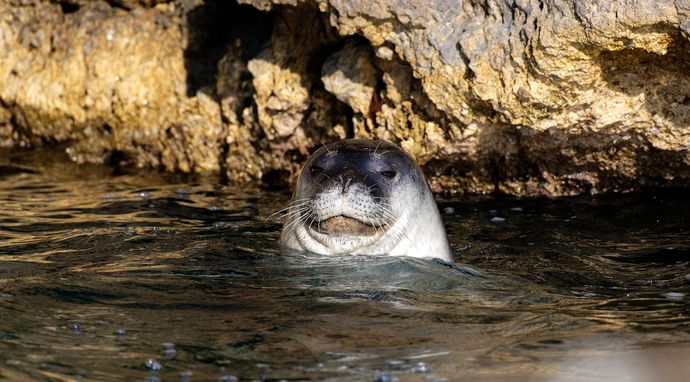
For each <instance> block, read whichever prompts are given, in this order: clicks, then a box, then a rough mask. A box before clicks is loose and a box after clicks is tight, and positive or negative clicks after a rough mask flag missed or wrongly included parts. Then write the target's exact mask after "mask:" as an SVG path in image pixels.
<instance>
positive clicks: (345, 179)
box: [338, 173, 352, 194]
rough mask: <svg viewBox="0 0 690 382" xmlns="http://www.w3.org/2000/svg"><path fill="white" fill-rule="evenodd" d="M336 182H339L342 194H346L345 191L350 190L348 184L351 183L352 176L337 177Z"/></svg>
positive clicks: (342, 175)
mask: <svg viewBox="0 0 690 382" xmlns="http://www.w3.org/2000/svg"><path fill="white" fill-rule="evenodd" d="M338 180H340V185H341V186H342V193H343V194H345V193H347V190H349V189H350V184H351V183H352V175H351V174H347V173H346V174H341V175H338Z"/></svg>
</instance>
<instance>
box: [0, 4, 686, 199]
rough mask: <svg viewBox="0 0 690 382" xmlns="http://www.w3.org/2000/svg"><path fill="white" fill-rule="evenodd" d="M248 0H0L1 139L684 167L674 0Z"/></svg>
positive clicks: (214, 164) (682, 44)
mask: <svg viewBox="0 0 690 382" xmlns="http://www.w3.org/2000/svg"><path fill="white" fill-rule="evenodd" d="M240 3H241V4H246V5H238V4H237V3H234V2H229V1H228V2H203V1H201V0H184V1H183V0H179V1H158V0H112V1H95V2H92V1H82V0H62V1H53V2H49V1H27V2H18V1H9V2H3V3H2V4H0V147H32V146H40V145H46V144H55V143H62V144H65V145H66V147H67V149H66V150H67V154H68V155H69V156H70V157H71V158H72V159H73V160H75V161H77V162H100V163H108V164H111V165H118V166H119V165H134V166H142V167H143V166H150V167H160V168H163V169H166V170H171V171H185V172H209V171H210V172H220V173H222V174H223V175H224V176H225V177H227V178H228V179H229V180H231V181H237V182H251V181H258V180H263V181H265V182H274V181H285V180H289V179H294V177H295V175H296V174H297V173H298V169H299V166H300V164H301V162H302V161H303V160H304V158H305V157H306V156H307V155H308V154H309V152H310V151H312V150H314V149H315V148H316V147H318V146H320V145H321V144H322V143H324V142H328V141H331V140H334V139H339V138H344V137H361V138H383V139H388V140H391V141H394V142H396V143H399V144H400V145H401V146H402V147H403V148H405V149H406V150H407V151H408V152H410V154H411V155H412V156H414V157H415V159H417V161H418V162H420V164H421V165H422V166H423V167H424V169H425V171H426V172H427V174H428V175H429V178H430V181H431V183H432V185H433V186H434V190H436V191H439V192H454V191H458V192H478V193H484V192H495V191H501V192H506V193H511V194H521V195H543V196H555V195H564V194H566V195H567V194H579V193H597V192H604V191H626V190H631V189H639V188H643V187H650V186H688V185H690V150H689V149H688V147H690V135H688V134H687V132H686V130H687V126H688V125H689V124H690V74H688V73H690V64H689V62H690V60H688V57H689V56H690V41H689V38H688V36H689V35H690V32H689V31H690V27H689V26H690V7H689V6H686V5H683V4H682V2H677V1H675V2H674V1H670V0H669V1H660V2H654V3H649V2H640V1H634V0H624V1H619V2H616V3H612V4H606V6H602V5H601V2H599V1H594V0H577V1H574V2H573V1H568V2H566V1H562V0H548V1H537V0H519V1H518V0H516V1H498V0H489V1H483V2H440V3H439V2H414V3H409V2H401V1H399V0H383V1H379V2H374V3H367V2H353V1H350V0H305V1H301V2H297V1H285V0H274V1H271V0H240ZM355 35H356V36H355Z"/></svg>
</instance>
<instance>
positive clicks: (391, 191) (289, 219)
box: [280, 139, 452, 261]
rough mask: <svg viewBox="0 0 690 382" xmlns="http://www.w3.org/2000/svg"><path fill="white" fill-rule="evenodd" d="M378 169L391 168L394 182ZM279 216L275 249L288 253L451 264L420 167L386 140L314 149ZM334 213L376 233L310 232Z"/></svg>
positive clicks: (342, 143)
mask: <svg viewBox="0 0 690 382" xmlns="http://www.w3.org/2000/svg"><path fill="white" fill-rule="evenodd" d="M317 165H318V166H317ZM321 166H323V167H324V168H325V170H324V172H323V173H322V174H320V175H316V176H312V175H310V173H309V172H310V169H312V167H316V168H321ZM381 166H390V168H394V169H395V170H396V171H397V175H396V178H395V179H393V180H389V179H386V178H385V177H382V176H381V175H380V173H381V169H382V168H384V167H381ZM379 167H380V168H379ZM385 168H388V167H385ZM284 211H285V215H284V221H285V225H284V227H283V231H282V232H281V236H280V244H281V246H283V247H285V248H291V249H297V250H306V251H310V252H314V253H319V254H324V255H333V254H368V255H379V254H387V255H391V256H412V257H436V258H440V259H443V260H447V261H450V260H452V257H451V255H450V248H449V246H448V240H447V237H446V232H445V229H444V227H443V223H442V222H441V218H440V214H439V212H438V208H437V206H436V203H435V201H434V199H433V195H432V194H431V191H430V190H429V186H428V184H427V182H426V180H425V178H424V175H423V174H422V171H421V169H420V168H419V166H417V164H416V163H415V162H414V161H413V160H412V159H411V158H410V157H409V156H408V155H407V154H405V153H404V152H403V151H402V150H401V149H400V148H398V147H397V146H395V145H393V144H391V143H388V142H385V141H369V140H354V139H353V140H345V141H338V142H334V143H331V144H329V145H328V146H324V147H322V148H321V149H319V150H317V151H316V152H315V153H314V154H313V155H312V156H311V157H310V158H309V159H308V160H307V163H306V164H305V166H304V167H303V169H302V172H301V174H300V176H299V178H298V181H297V186H296V188H295V191H294V193H293V198H292V201H291V202H290V204H289V205H288V207H287V208H286V209H284ZM336 215H347V216H349V217H353V218H356V219H357V220H359V221H362V222H366V223H367V224H370V225H372V226H373V227H375V228H376V234H374V235H372V236H349V237H348V236H331V235H326V234H321V233H319V232H317V231H315V230H313V229H312V228H310V225H312V223H314V222H318V221H323V220H324V219H327V218H329V217H332V216H336Z"/></svg>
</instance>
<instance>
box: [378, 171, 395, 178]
mask: <svg viewBox="0 0 690 382" xmlns="http://www.w3.org/2000/svg"><path fill="white" fill-rule="evenodd" d="M381 175H383V176H385V177H386V178H388V179H393V178H395V176H396V175H398V173H397V172H395V171H393V170H386V171H381Z"/></svg>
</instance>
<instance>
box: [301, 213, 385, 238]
mask: <svg viewBox="0 0 690 382" xmlns="http://www.w3.org/2000/svg"><path fill="white" fill-rule="evenodd" d="M309 228H310V229H311V230H312V231H315V232H318V233H320V234H323V235H329V236H335V237H372V236H377V235H379V234H381V233H383V232H385V231H386V229H387V228H388V226H387V225H385V224H379V225H377V224H374V223H371V222H365V221H362V220H358V219H356V218H354V217H350V216H346V215H337V216H332V217H329V218H327V219H323V220H319V221H313V222H312V223H311V224H310V225H309Z"/></svg>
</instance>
